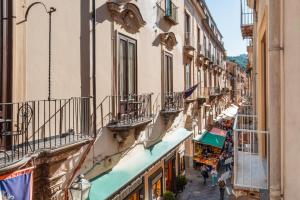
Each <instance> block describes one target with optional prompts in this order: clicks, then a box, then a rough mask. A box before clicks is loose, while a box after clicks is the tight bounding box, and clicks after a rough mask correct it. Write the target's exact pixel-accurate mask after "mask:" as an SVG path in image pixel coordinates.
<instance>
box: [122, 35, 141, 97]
mask: <svg viewBox="0 0 300 200" xmlns="http://www.w3.org/2000/svg"><path fill="white" fill-rule="evenodd" d="M136 63H137V62H136V41H134V40H132V39H130V38H127V37H125V36H123V35H120V41H119V80H120V83H119V88H120V95H121V98H122V99H124V98H130V97H131V96H132V95H134V94H136V93H137V67H136Z"/></svg>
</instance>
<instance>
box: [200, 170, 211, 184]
mask: <svg viewBox="0 0 300 200" xmlns="http://www.w3.org/2000/svg"><path fill="white" fill-rule="evenodd" d="M201 175H202V177H203V180H204V181H203V184H204V185H206V180H207V179H208V178H209V175H208V168H207V167H206V165H202V167H201Z"/></svg>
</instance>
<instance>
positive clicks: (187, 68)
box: [185, 63, 190, 90]
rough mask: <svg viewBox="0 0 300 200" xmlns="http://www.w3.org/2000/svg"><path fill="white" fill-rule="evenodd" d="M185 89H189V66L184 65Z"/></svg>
mask: <svg viewBox="0 0 300 200" xmlns="http://www.w3.org/2000/svg"><path fill="white" fill-rule="evenodd" d="M185 81H186V82H185V89H186V90H187V89H189V88H190V64H189V63H188V64H186V66H185Z"/></svg>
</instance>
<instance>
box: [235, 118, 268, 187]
mask: <svg viewBox="0 0 300 200" xmlns="http://www.w3.org/2000/svg"><path fill="white" fill-rule="evenodd" d="M233 137H234V187H235V188H238V189H246V190H267V189H268V184H269V178H268V168H269V133H268V132H267V131H264V130H259V127H258V118H257V116H255V115H241V114H238V115H237V116H236V118H235V123H234V129H233Z"/></svg>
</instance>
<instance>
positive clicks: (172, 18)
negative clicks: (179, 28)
mask: <svg viewBox="0 0 300 200" xmlns="http://www.w3.org/2000/svg"><path fill="white" fill-rule="evenodd" d="M165 19H167V20H168V21H169V22H170V23H172V24H174V25H175V24H178V7H177V6H176V5H175V4H174V3H173V1H172V0H165Z"/></svg>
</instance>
